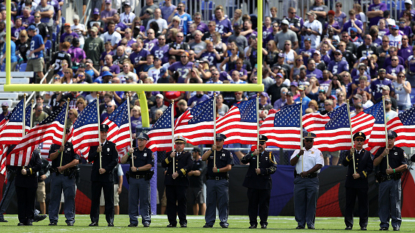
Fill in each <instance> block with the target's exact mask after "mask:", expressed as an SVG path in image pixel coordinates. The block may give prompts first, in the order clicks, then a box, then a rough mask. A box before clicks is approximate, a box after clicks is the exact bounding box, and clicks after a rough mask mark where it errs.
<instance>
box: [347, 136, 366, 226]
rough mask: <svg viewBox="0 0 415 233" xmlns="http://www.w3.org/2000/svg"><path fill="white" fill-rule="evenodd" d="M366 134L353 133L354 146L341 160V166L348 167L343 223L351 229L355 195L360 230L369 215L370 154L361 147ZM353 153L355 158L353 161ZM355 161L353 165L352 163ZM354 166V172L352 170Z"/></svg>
mask: <svg viewBox="0 0 415 233" xmlns="http://www.w3.org/2000/svg"><path fill="white" fill-rule="evenodd" d="M365 140H366V135H365V134H364V133H362V132H358V133H355V134H354V135H353V141H354V145H355V148H351V149H350V151H347V152H346V157H345V158H344V160H343V166H345V167H348V170H347V175H346V184H345V187H346V213H345V215H344V223H345V224H346V230H352V229H353V211H354V206H355V202H356V197H357V199H358V200H359V219H360V221H359V225H360V229H361V230H364V231H365V230H367V221H368V217H369V200H368V196H367V193H368V191H369V184H368V179H367V178H368V176H369V174H370V173H371V172H372V170H373V160H372V154H371V153H370V152H369V151H367V150H365V149H363V145H364V144H365ZM352 154H354V157H355V160H354V161H353V156H352ZM353 163H355V165H353ZM354 166H356V173H355V172H354Z"/></svg>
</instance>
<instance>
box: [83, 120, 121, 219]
mask: <svg viewBox="0 0 415 233" xmlns="http://www.w3.org/2000/svg"><path fill="white" fill-rule="evenodd" d="M108 129H109V127H108V125H101V126H100V132H99V133H100V135H101V142H100V145H99V146H98V147H95V148H91V152H90V155H89V157H88V160H89V162H94V164H93V165H92V171H91V182H92V195H91V213H90V217H91V224H89V226H98V221H99V199H100V196H101V189H104V198H105V217H106V220H107V222H108V226H109V227H113V226H114V177H113V175H112V173H113V170H114V168H115V166H117V164H118V152H117V148H116V146H115V143H113V142H110V141H107V132H108Z"/></svg>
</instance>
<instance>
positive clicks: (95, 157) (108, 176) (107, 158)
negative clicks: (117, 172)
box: [88, 141, 118, 183]
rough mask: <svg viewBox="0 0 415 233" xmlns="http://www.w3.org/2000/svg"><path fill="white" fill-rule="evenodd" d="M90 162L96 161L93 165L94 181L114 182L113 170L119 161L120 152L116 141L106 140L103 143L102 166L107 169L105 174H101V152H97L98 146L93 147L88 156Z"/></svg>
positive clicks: (92, 179)
mask: <svg viewBox="0 0 415 233" xmlns="http://www.w3.org/2000/svg"><path fill="white" fill-rule="evenodd" d="M88 160H89V162H94V165H92V172H91V181H93V182H110V183H112V182H114V177H113V176H112V173H113V170H114V168H115V166H117V163H118V152H117V148H116V146H115V143H113V142H110V141H105V142H104V143H103V145H102V152H101V161H102V168H104V169H105V173H104V174H102V175H101V174H99V169H100V159H99V153H97V147H96V146H94V147H91V151H90V153H89V157H88Z"/></svg>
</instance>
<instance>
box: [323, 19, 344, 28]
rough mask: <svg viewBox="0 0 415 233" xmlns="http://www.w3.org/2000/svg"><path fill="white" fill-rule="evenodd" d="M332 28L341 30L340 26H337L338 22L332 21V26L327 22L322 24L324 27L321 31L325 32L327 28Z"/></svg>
mask: <svg viewBox="0 0 415 233" xmlns="http://www.w3.org/2000/svg"><path fill="white" fill-rule="evenodd" d="M329 26H330V27H332V28H335V29H341V28H342V27H341V26H340V24H339V22H337V21H334V22H333V24H331V25H330V24H329V23H328V22H326V23H325V24H324V27H323V29H326V30H327V28H328V27H329Z"/></svg>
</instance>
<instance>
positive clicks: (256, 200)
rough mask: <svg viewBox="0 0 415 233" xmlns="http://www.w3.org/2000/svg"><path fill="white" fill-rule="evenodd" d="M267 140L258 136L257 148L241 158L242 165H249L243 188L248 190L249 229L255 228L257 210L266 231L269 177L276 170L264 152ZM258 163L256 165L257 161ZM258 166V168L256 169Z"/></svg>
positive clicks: (272, 161)
mask: <svg viewBox="0 0 415 233" xmlns="http://www.w3.org/2000/svg"><path fill="white" fill-rule="evenodd" d="M267 141H268V138H267V137H266V136H265V135H259V148H258V149H256V150H255V151H254V152H253V153H249V154H247V155H246V156H245V157H243V158H242V161H241V162H242V163H243V164H248V163H249V168H248V172H247V173H246V176H245V180H244V183H243V186H244V187H246V188H248V200H249V204H248V214H249V223H250V224H251V226H250V227H249V228H251V229H252V228H257V225H258V221H257V216H258V209H259V218H260V219H261V222H260V224H261V228H262V229H266V228H267V225H268V222H267V220H268V213H269V200H270V198H271V188H272V179H271V175H272V174H274V173H275V171H276V170H277V162H275V158H274V155H273V154H272V153H271V152H268V151H265V149H266V147H267V144H266V143H267ZM258 159H259V163H258V164H257V160H258ZM257 165H258V167H257Z"/></svg>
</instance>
